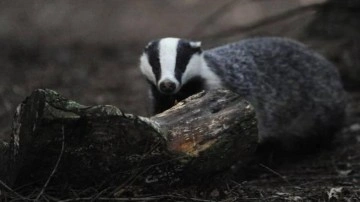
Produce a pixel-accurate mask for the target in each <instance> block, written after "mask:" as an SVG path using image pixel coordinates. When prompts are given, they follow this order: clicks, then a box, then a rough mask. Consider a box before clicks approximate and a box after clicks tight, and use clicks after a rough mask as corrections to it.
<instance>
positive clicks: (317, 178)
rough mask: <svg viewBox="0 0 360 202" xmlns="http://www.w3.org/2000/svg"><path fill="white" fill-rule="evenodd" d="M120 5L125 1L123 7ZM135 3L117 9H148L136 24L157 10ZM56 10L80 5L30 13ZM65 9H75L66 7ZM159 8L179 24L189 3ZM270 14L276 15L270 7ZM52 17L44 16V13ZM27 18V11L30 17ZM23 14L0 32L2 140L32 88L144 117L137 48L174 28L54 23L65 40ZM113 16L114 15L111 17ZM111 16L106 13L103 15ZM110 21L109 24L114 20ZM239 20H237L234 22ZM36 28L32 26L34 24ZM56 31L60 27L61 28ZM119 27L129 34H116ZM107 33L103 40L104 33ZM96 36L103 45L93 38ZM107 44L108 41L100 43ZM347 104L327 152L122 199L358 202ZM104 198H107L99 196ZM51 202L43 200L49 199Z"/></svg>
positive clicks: (357, 161) (359, 97)
mask: <svg viewBox="0 0 360 202" xmlns="http://www.w3.org/2000/svg"><path fill="white" fill-rule="evenodd" d="M15 2H18V1H15ZM119 2H122V3H124V1H119ZM136 2H137V3H134V4H129V3H127V4H126V3H124V4H126V6H124V7H125V8H122V10H121V11H124V12H125V10H126V8H131V6H134V5H135V7H136V6H140V7H141V6H142V7H146V6H148V7H149V10H147V12H146V14H144V15H141V16H142V17H138V18H137V20H139V21H141V22H142V21H144V22H146V18H147V17H148V16H149V15H150V13H151V12H154V11H156V10H157V9H158V8H159V7H160V6H159V5H158V4H156V3H153V4H152V3H148V4H146V5H143V4H141V2H140V1H136ZM176 2H178V1H176ZM184 2H185V1H184ZM186 2H188V1H186ZM194 2H198V1H194ZM229 2H230V1H229ZM299 2H300V1H299ZM303 2H306V1H303ZM142 3H143V2H142ZM18 4H19V2H18ZM57 4H58V5H57ZM94 4H95V3H94V1H92V4H91V5H92V6H93V7H95V8H96V6H98V5H97V4H95V5H94ZM0 5H2V6H1V7H0V10H1V9H2V10H3V11H4V10H5V9H7V10H6V11H7V12H10V11H11V9H10V8H12V9H13V10H12V12H15V11H16V12H18V13H22V12H21V11H23V10H27V8H26V5H25V6H24V5H23V6H18V5H17V4H16V3H9V2H6V1H5V3H4V2H2V4H0ZM59 5H63V6H64V8H62V9H63V10H66V9H68V10H66V11H67V12H70V11H72V10H71V9H74V8H73V7H79V6H80V5H84V3H83V4H81V3H79V4H78V5H75V6H74V5H70V4H69V3H68V4H66V3H64V4H61V3H59V2H58V3H55V4H53V5H50V4H40V3H38V4H36V5H33V7H32V10H31V12H36V11H43V10H41V8H44V7H46V6H48V7H49V8H50V11H52V10H51V9H55V11H56V12H60V11H61V8H60V9H59V10H60V11H59V10H57V9H56V8H57V7H56V6H59ZM69 5H70V7H71V6H73V7H71V9H69V8H68V7H69ZM91 5H87V7H86V8H89V9H90V7H91ZM115 5H121V3H116V2H115V1H112V5H110V6H108V7H114V8H113V9H116V8H118V7H116V6H115ZM194 5H195V8H196V9H198V10H199V11H201V12H200V13H201V14H199V15H201V16H206V15H207V14H209V13H210V14H211V13H213V11H214V10H216V9H217V8H218V7H220V6H221V5H220V4H219V3H216V1H211V3H209V7H208V8H207V9H204V6H203V5H202V4H196V3H194ZM194 5H193V6H194ZM279 5H281V2H280V3H279ZM296 5H299V4H296ZM296 5H292V4H291V5H290V4H289V5H288V7H290V8H291V7H293V6H296ZM51 6H52V7H51ZM66 6H68V7H66ZM163 6H164V7H163V9H164V10H163V12H165V11H167V12H168V13H171V8H173V7H180V8H181V9H182V10H181V9H180V10H181V12H184V13H183V14H176V15H175V14H174V15H173V16H172V15H171V17H172V18H176V19H179V18H180V19H181V18H182V17H183V16H184V15H186V11H187V10H188V9H189V7H188V6H187V5H185V4H181V3H178V4H176V3H173V4H172V3H167V4H166V5H163ZM181 6H182V7H181ZM48 7H46V8H48ZM136 8H138V7H136ZM265 8H266V5H265V6H264V5H263V6H259V7H256V9H260V10H261V9H263V10H264V9H265ZM9 9H10V10H9ZM89 9H88V10H89ZM151 9H152V10H151ZM166 9H167V10H166ZM256 9H255V10H256ZM272 9H273V10H276V9H275V8H272ZM281 9H283V7H281ZM281 9H280V10H281ZM90 10H91V9H90ZM265 10H266V9H265ZM270 10H271V9H270ZM50 11H49V10H47V12H50ZM55 11H54V12H55ZM81 11H82V12H80V13H77V14H76V15H79V16H80V17H78V18H84V19H87V18H85V17H86V16H87V13H86V11H87V9H83V10H81ZM107 11H108V10H106V9H105V8H104V9H102V12H101V13H100V14H98V15H99V16H102V17H101V18H100V19H101V20H103V21H104V20H107V19H109V17H108V15H107V14H106V12H107ZM16 12H15V13H16ZM31 12H30V11H29V13H31ZM64 12H65V11H64ZM272 12H275V11H272ZM272 12H270V11H269V12H265V11H264V12H262V13H265V14H264V15H270V14H271V13H272ZM3 13H4V12H3ZM29 13H27V14H26V12H25V14H23V15H17V14H16V17H18V18H19V19H18V18H16V20H17V21H20V22H22V23H23V24H25V25H28V26H22V27H21V25H19V27H20V28H13V27H11V26H10V27H11V28H8V29H4V30H5V31H4V30H3V31H2V32H0V47H1V48H0V138H2V139H4V140H6V141H8V140H9V137H10V133H11V120H12V116H13V113H14V110H15V107H16V106H17V105H18V104H19V103H20V102H21V101H22V100H24V98H25V97H26V96H27V95H29V94H30V93H31V92H32V91H33V90H34V89H37V88H50V89H54V90H56V91H58V92H59V93H61V94H63V95H65V96H66V97H68V98H71V99H73V100H76V101H78V102H79V103H82V104H85V105H95V104H96V105H98V104H111V105H115V106H117V107H119V108H120V109H123V110H124V111H125V112H128V113H134V114H137V115H143V116H146V115H147V114H148V104H147V103H148V102H147V89H146V84H145V82H144V80H143V79H142V77H141V75H140V72H139V69H138V67H137V63H138V57H139V54H140V52H141V50H142V47H143V46H144V44H145V43H146V42H147V41H148V40H149V39H151V38H156V37H159V36H161V35H163V34H167V35H168V34H174V33H177V32H176V31H174V30H175V28H172V29H169V28H168V29H164V30H161V28H160V25H157V26H158V27H156V26H155V27H154V29H157V31H156V32H150V31H149V34H147V35H146V36H143V35H144V34H139V33H144V32H145V33H146V30H151V28H152V26H149V25H148V26H147V27H145V28H143V29H145V31H144V30H142V29H140V28H139V25H141V24H135V25H134V24H131V22H127V21H126V20H121V23H119V22H118V23H112V24H111V23H110V25H109V24H107V25H104V26H103V27H102V28H101V29H100V30H102V31H96V33H95V34H88V35H87V33H88V32H89V33H91V32H92V31H94V30H93V28H92V27H91V26H90V25H83V26H84V30H85V31H82V32H81V31H79V30H81V29H82V28H77V29H75V28H73V27H76V26H80V27H81V22H82V21H81V20H78V21H76V20H75V21H76V22H74V21H73V22H68V21H66V20H65V22H68V24H65V25H61V22H63V21H60V20H59V24H60V25H61V26H65V27H66V28H67V29H68V31H69V32H68V33H69V35H68V36H67V35H66V33H67V32H66V30H65V31H64V30H63V29H59V28H53V27H51V26H52V24H51V23H50V20H46V16H47V15H51V12H50V14H49V13H46V12H45V11H43V13H42V14H43V15H44V16H45V17H42V18H40V17H39V19H42V20H43V21H39V19H37V18H36V19H37V20H36V19H35V20H34V19H30V20H29V19H27V17H28V16H34V15H31V14H29ZM114 13H115V12H114ZM134 13H136V11H132V12H130V11H128V15H129V16H132V15H134ZM190 13H193V12H190ZM234 13H238V11H237V12H235V11H234ZM4 15H5V14H4ZM4 15H1V14H0V24H2V25H4V24H6V23H4V22H8V24H9V23H14V22H15V21H16V20H15V21H13V20H12V19H13V15H12V14H11V15H10V14H9V15H7V16H8V21H4V17H3V16H4ZM14 15H15V14H14ZM39 15H40V14H39ZM59 15H60V14H59ZM63 15H65V14H63ZM74 15H75V14H74ZM112 15H114V14H113V13H112ZM124 15H125V14H124ZM192 15H193V16H190V17H189V18H188V19H185V20H183V21H181V23H180V24H179V26H180V27H181V28H183V29H184V30H181V31H178V33H179V34H178V35H179V36H185V35H186V33H188V32H187V31H186V30H190V29H191V28H190V27H191V26H190V27H189V26H188V24H187V23H186V22H188V21H189V20H191V19H190V18H195V22H192V25H194V24H196V22H197V21H196V19H199V16H196V15H194V14H192ZM19 16H20V17H19ZM84 16H85V17H84ZM109 16H111V15H110V14H109ZM231 16H232V15H230V14H229V16H225V17H224V18H222V20H223V21H225V22H226V21H229V23H228V24H226V23H225V24H223V23H220V22H218V24H219V26H220V25H222V26H234V24H233V23H231V22H230V20H229V19H233V18H234V16H232V17H231ZM112 17H113V18H114V16H112ZM238 17H239V16H236V18H238ZM257 17H258V16H257ZM64 18H65V17H64ZM67 18H68V17H66V19H67ZM119 18H122V16H121V15H119V14H118V15H117V19H119ZM162 18H163V17H161V16H156V17H155V18H154V19H153V21H151V23H154V21H156V20H158V21H160V20H162ZM255 18H256V17H253V18H251V19H250V20H249V21H250V22H251V20H254V19H255ZM91 19H92V18H91ZM94 19H95V20H96V19H98V18H94ZM101 20H99V22H98V21H96V22H97V23H98V26H99V25H101ZM17 21H16V22H17ZM114 21H116V20H114ZM184 21H185V22H184ZM30 22H31V23H33V27H31V26H30V25H29V23H30ZM34 22H37V23H38V24H36V23H35V24H34ZM31 23H30V24H31ZM46 23H48V24H46ZM74 23H75V25H74ZM76 23H77V24H76ZM166 23H170V24H168V26H173V23H174V22H173V21H166V20H163V21H161V25H162V26H164V27H166V26H165V25H166ZM175 23H176V22H175ZM39 25H43V26H39ZM60 25H58V27H61V26H60ZM215 25H216V23H215ZM215 25H214V26H215ZM121 26H123V27H128V28H124V30H122V27H121ZM34 27H36V29H35V28H34ZM49 27H50V28H49ZM129 27H130V28H129ZM140 27H141V26H140ZM32 28H34V30H32V31H31V32H30V33H29V35H28V36H27V35H26V34H24V32H26V31H29V30H31V29H32ZM212 29H215V28H214V27H212V28H208V29H207V30H206V32H209V33H210V32H211V31H212ZM44 30H45V31H44ZM46 30H47V31H46ZM48 30H50V31H48ZM131 30H132V31H133V32H134V33H136V34H134V35H132V34H127V35H128V36H131V37H130V38H129V37H128V38H127V37H126V36H123V34H124V33H125V32H129V33H131ZM107 31H108V32H109V34H106V32H107ZM162 31H163V32H162ZM58 32H59V33H58ZM56 33H58V36H56ZM64 33H65V34H64ZM160 33H161V34H160ZM53 34H55V36H54V35H53ZM117 36H118V37H117ZM99 38H101V40H97V39H99ZM106 38H108V39H109V40H105V39H106ZM238 38H240V36H239V37H238ZM208 41H209V43H210V44H216V43H220V41H221V39H219V40H218V41H216V40H210V39H208ZM222 41H224V40H222ZM349 98H350V99H349V100H350V104H349V107H348V117H347V121H346V124H345V126H344V129H343V130H342V131H341V133H340V134H339V135H338V139H337V140H336V141H335V144H334V147H332V149H329V150H325V151H321V152H319V153H316V154H312V155H309V156H306V157H302V158H294V159H288V160H289V161H282V162H281V163H280V164H258V165H255V168H253V169H254V170H248V171H246V172H248V173H246V174H245V180H244V176H241V177H238V176H235V177H233V178H225V179H219V180H216V182H212V183H211V184H202V185H196V186H195V185H194V186H188V187H186V188H184V187H182V188H179V189H169V190H153V192H152V193H149V192H148V191H139V190H136V191H134V190H132V189H131V187H129V190H128V191H127V192H128V194H127V195H126V197H133V198H134V199H136V198H138V201H149V200H152V201H155V200H158V201H259V200H260V201H327V200H329V198H331V197H329V195H331V194H334V196H333V197H332V199H331V200H334V201H337V200H340V201H360V91H358V90H352V91H351V92H349ZM252 171H253V172H252ZM90 192H91V193H93V195H96V194H98V193H100V194H98V195H97V200H101V199H102V195H101V190H100V191H99V190H96V191H94V190H92V191H90ZM86 193H89V192H86ZM94 193H95V194H94ZM120 197H122V196H120ZM139 197H141V198H139ZM103 199H104V200H105V198H103ZM122 199H124V198H122ZM52 200H53V199H51V198H49V201H52ZM69 201H70V200H69ZM78 201H79V200H78Z"/></svg>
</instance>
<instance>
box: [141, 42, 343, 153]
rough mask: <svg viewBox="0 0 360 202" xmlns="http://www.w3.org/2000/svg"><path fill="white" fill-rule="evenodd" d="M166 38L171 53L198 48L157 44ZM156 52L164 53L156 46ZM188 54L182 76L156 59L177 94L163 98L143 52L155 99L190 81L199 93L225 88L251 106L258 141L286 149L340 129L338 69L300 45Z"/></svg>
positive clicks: (237, 46) (240, 45) (247, 45)
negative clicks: (196, 80) (196, 83)
mask: <svg viewBox="0 0 360 202" xmlns="http://www.w3.org/2000/svg"><path fill="white" fill-rule="evenodd" d="M169 39H171V40H170V41H172V43H175V44H177V45H176V46H174V44H173V47H177V48H176V49H173V50H172V52H171V51H170V55H173V54H174V52H176V50H178V48H179V44H181V46H183V45H184V44H182V43H185V44H186V43H188V44H189V45H188V46H189V47H190V48H189V50H191V48H194V47H197V48H198V49H199V48H200V47H199V46H200V43H199V42H190V41H184V40H179V39H174V38H165V39H161V40H159V41H160V43H161V42H163V43H164V42H167V41H169ZM162 40H164V41H162ZM179 42H181V43H179ZM190 43H192V44H193V45H194V47H191V44H190ZM150 45H151V43H150ZM163 47H165V46H163ZM160 51H164V50H161V47H160ZM185 51H188V50H187V49H185ZM155 55H156V54H155ZM190 55H191V57H190V58H189V57H188V60H189V61H185V62H184V61H183V62H184V63H186V64H188V66H186V67H185V69H184V70H182V71H181V76H175V74H176V72H177V71H178V70H177V68H178V67H177V66H176V65H175V64H178V63H177V62H174V60H175V61H176V59H169V58H158V59H159V60H165V61H166V60H168V63H167V65H168V66H161V67H160V68H161V70H163V71H166V69H168V68H169V69H171V71H172V74H173V75H174V76H173V78H170V77H169V78H170V80H172V79H176V82H177V83H176V85H177V86H176V90H174V91H173V92H172V93H170V95H165V94H163V93H161V90H159V86H158V83H157V82H158V81H159V79H158V78H155V76H154V77H153V78H152V77H151V76H150V77H149V75H153V73H152V72H151V71H152V70H151V69H149V68H150V67H151V65H149V66H146V65H144V63H146V62H147V60H148V59H149V60H151V59H154V58H151V54H148V53H146V51H145V53H144V54H143V56H142V61H141V68H142V72H143V73H144V75H146V76H147V78H148V80H149V81H150V83H151V85H152V86H153V87H152V92H153V95H154V96H155V97H157V98H155V101H156V100H157V99H158V98H159V95H160V97H161V96H164V97H165V99H167V98H166V96H173V95H176V94H177V93H178V92H180V91H181V89H182V86H186V84H187V82H188V81H191V80H192V79H193V78H201V79H203V81H202V83H203V86H200V88H203V89H206V88H214V87H219V86H224V87H226V88H228V89H230V90H232V91H234V92H236V93H238V94H239V95H241V96H243V97H244V98H245V99H247V100H249V101H250V102H251V104H252V105H253V106H254V108H255V110H256V113H257V118H258V129H259V138H260V142H261V143H272V142H274V143H277V144H280V146H281V148H282V149H285V150H299V149H300V150H307V149H310V148H316V147H317V145H318V144H321V143H324V142H325V141H326V140H331V137H332V135H333V134H334V132H335V131H336V130H337V129H339V128H340V126H341V125H342V120H343V117H344V109H345V92H344V90H343V87H342V84H341V81H340V78H339V74H338V72H337V69H336V68H335V67H334V66H333V65H332V64H331V63H330V62H328V61H327V60H326V59H325V58H323V57H322V56H321V55H319V54H318V53H316V52H314V51H312V50H309V49H308V48H307V47H305V46H304V45H303V44H300V43H298V42H295V41H293V40H290V39H283V38H276V37H265V38H253V39H246V40H242V41H239V42H237V43H232V44H228V45H225V46H221V47H218V48H214V49H211V50H207V51H203V52H202V51H201V50H198V51H194V52H193V53H191V54H190ZM157 56H159V55H157ZM162 56H163V57H172V56H169V55H166V54H165V55H164V54H163V55H162ZM160 57H161V55H160ZM172 60H173V61H172ZM169 61H172V62H169ZM190 63H191V64H190ZM163 64H164V63H163ZM189 64H190V65H189ZM171 65H173V66H172V67H169V66H171ZM182 68H184V67H182ZM146 71H148V72H146ZM149 71H150V72H149ZM170 74H171V73H170ZM158 77H159V76H158ZM160 77H161V76H160ZM160 77H159V78H160ZM184 81H185V82H184ZM190 88H191V86H190ZM187 96H189V95H187ZM160 100H161V99H160ZM156 102H157V101H156ZM168 107H169V106H168ZM264 145H265V144H264Z"/></svg>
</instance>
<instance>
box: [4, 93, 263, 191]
mask: <svg viewBox="0 0 360 202" xmlns="http://www.w3.org/2000/svg"><path fill="white" fill-rule="evenodd" d="M0 143H1V144H0V158H1V162H6V163H4V164H1V166H0V171H1V173H0V174H1V178H2V179H6V181H7V182H8V183H10V184H13V183H14V182H15V179H16V183H15V184H17V185H22V184H25V183H29V182H32V183H35V184H36V183H39V186H41V185H43V184H44V181H45V180H46V179H47V178H49V175H50V173H51V171H52V170H55V171H56V172H55V175H54V176H52V178H53V179H52V180H51V181H52V183H57V182H61V183H62V184H64V182H66V183H68V184H70V185H71V186H72V187H88V186H90V185H98V184H100V183H105V184H106V183H115V184H116V183H118V184H119V183H120V184H121V183H123V182H131V183H148V184H166V185H171V184H174V183H177V182H184V181H186V180H189V179H193V178H194V177H196V178H197V177H198V176H200V175H203V176H206V175H209V174H211V173H214V172H219V171H223V170H226V169H228V168H229V167H231V165H233V164H234V163H236V162H238V161H246V159H248V157H250V156H251V155H252V153H253V152H254V150H255V148H256V145H257V128H256V119H255V112H254V110H253V108H252V106H251V105H250V104H249V103H248V102H247V101H245V100H243V99H241V98H240V97H239V96H237V95H236V94H233V93H231V92H229V91H227V90H218V91H211V92H206V93H205V92H202V93H199V94H197V95H195V96H192V97H190V98H188V99H186V100H185V101H183V102H180V103H178V105H176V106H175V107H173V108H172V109H170V110H168V111H165V112H164V113H161V114H158V115H156V116H154V117H150V118H146V117H139V116H135V115H132V114H125V113H123V112H122V111H121V110H119V109H117V108H116V107H114V106H109V105H105V106H90V107H89V106H84V105H81V104H78V103H76V102H74V101H71V100H68V99H65V98H64V97H62V96H61V95H59V94H58V93H56V92H54V91H52V90H41V89H40V90H36V91H34V92H33V93H32V95H31V96H29V97H28V98H27V99H26V100H25V101H24V102H23V103H22V104H21V105H19V107H18V109H17V112H16V115H15V118H14V123H13V134H12V141H11V143H10V144H7V143H3V142H0ZM59 160H60V163H59V164H58V166H55V165H56V162H57V161H59ZM10 162H11V163H10ZM5 176H7V177H5Z"/></svg>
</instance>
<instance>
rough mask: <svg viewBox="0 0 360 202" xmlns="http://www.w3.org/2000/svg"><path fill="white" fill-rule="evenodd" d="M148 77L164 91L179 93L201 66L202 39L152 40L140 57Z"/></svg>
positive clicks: (141, 64) (141, 65) (165, 92)
mask: <svg viewBox="0 0 360 202" xmlns="http://www.w3.org/2000/svg"><path fill="white" fill-rule="evenodd" d="M140 69H141V72H142V73H143V74H144V75H145V76H146V78H147V79H148V80H149V81H150V82H151V83H153V84H154V85H155V86H156V87H157V89H158V90H159V91H160V92H161V93H164V94H175V93H177V92H178V91H179V90H180V89H181V86H182V85H183V84H185V83H186V82H187V81H189V80H190V79H191V78H193V77H195V76H199V73H200V69H201V42H193V41H188V40H184V39H178V38H163V39H160V40H155V41H152V42H150V43H149V44H148V45H147V46H146V47H145V49H144V52H143V54H142V56H141V58H140Z"/></svg>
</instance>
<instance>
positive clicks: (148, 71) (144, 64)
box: [140, 53, 156, 85]
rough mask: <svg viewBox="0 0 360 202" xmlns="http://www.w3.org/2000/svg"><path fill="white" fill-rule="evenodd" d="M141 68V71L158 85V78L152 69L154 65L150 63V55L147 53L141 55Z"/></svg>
mask: <svg viewBox="0 0 360 202" xmlns="http://www.w3.org/2000/svg"><path fill="white" fill-rule="evenodd" d="M140 69H141V72H142V73H143V74H144V75H145V76H146V77H147V78H148V79H149V80H150V81H151V82H152V83H153V84H155V85H156V78H155V75H154V72H153V71H152V67H151V65H150V63H149V60H148V57H147V56H146V54H145V53H143V54H142V55H141V57H140Z"/></svg>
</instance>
